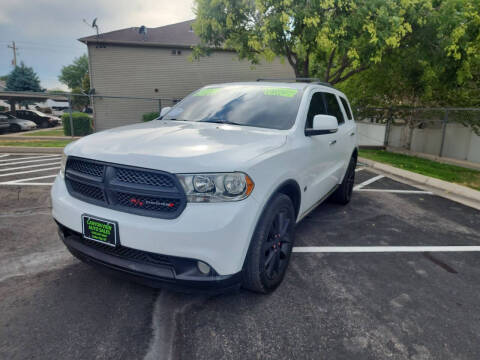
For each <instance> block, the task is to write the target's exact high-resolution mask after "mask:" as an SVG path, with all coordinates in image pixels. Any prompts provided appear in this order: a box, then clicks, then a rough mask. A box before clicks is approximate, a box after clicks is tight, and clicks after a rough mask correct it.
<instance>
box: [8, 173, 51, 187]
mask: <svg viewBox="0 0 480 360" xmlns="http://www.w3.org/2000/svg"><path fill="white" fill-rule="evenodd" d="M56 176H57V174H55V175H46V176H37V177H34V178H28V179H18V180H11V181H6V182H3V183H0V185H33V183H29V184H26V183H25V184H24V182H26V181H31V180H40V179H48V178H52V177H56ZM42 184H43V183H42ZM49 185H51V184H49Z"/></svg>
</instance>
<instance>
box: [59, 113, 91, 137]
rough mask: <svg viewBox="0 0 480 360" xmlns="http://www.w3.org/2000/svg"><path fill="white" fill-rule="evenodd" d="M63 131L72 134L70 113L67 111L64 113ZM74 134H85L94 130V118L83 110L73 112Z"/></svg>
mask: <svg viewBox="0 0 480 360" xmlns="http://www.w3.org/2000/svg"><path fill="white" fill-rule="evenodd" d="M62 122H63V133H64V134H65V136H71V132H70V115H69V113H65V114H63V115H62ZM72 122H73V135H75V136H84V135H88V134H91V133H92V132H93V125H92V118H91V117H90V116H88V115H87V114H84V113H81V112H74V113H72Z"/></svg>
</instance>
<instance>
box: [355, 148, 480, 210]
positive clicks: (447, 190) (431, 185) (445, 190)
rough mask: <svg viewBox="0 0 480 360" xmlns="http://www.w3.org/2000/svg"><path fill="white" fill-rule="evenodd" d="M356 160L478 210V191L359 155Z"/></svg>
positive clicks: (479, 199) (479, 204) (479, 207)
mask: <svg viewBox="0 0 480 360" xmlns="http://www.w3.org/2000/svg"><path fill="white" fill-rule="evenodd" d="M358 161H359V162H361V163H364V164H366V165H368V166H369V167H370V168H371V169H374V170H378V171H379V172H382V173H386V174H388V175H393V176H394V177H397V178H399V180H402V181H403V182H407V183H413V184H414V185H416V186H419V187H423V188H426V189H427V190H430V191H432V192H434V193H436V194H437V195H440V196H442V197H446V198H448V199H450V200H453V201H457V202H460V203H462V204H464V205H467V206H470V207H473V208H475V209H478V210H480V191H477V190H474V189H470V188H468V187H466V186H462V185H457V184H453V183H450V182H448V181H443V180H439V179H435V178H432V177H430V176H425V175H421V174H417V173H414V172H411V171H407V170H403V169H399V168H396V167H393V166H390V165H387V164H383V163H380V162H377V161H373V160H370V159H365V158H362V157H359V158H358Z"/></svg>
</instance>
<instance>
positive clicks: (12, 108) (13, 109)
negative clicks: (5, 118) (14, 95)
mask: <svg viewBox="0 0 480 360" xmlns="http://www.w3.org/2000/svg"><path fill="white" fill-rule="evenodd" d="M8 103H9V104H10V113H11V114H12V115H13V116H16V115H17V109H16V101H15V100H13V99H11V100H10V101H9V102H8Z"/></svg>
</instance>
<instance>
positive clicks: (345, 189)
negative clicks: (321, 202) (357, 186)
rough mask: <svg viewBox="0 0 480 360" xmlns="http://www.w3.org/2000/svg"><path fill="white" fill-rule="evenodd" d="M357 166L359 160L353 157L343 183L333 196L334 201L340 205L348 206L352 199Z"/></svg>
mask: <svg viewBox="0 0 480 360" xmlns="http://www.w3.org/2000/svg"><path fill="white" fill-rule="evenodd" d="M356 166H357V158H356V157H355V156H352V158H351V159H350V162H349V163H348V168H347V172H346V173H345V177H344V178H343V181H342V183H341V184H340V186H339V187H338V189H337V190H335V192H334V193H333V194H332V198H331V199H332V200H333V201H334V202H336V203H338V204H342V205H346V204H348V203H349V202H350V200H351V199H352V192H353V185H354V183H355V167H356Z"/></svg>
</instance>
